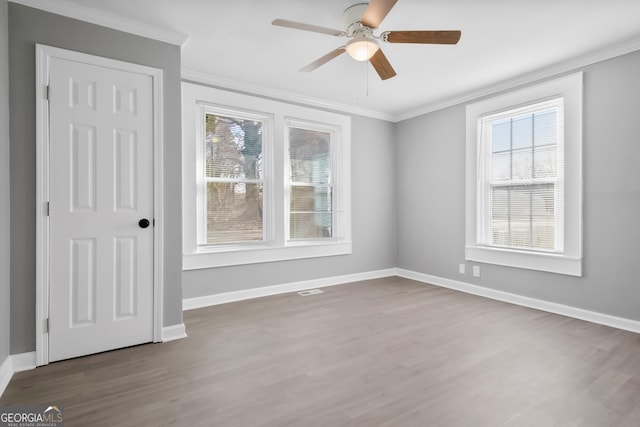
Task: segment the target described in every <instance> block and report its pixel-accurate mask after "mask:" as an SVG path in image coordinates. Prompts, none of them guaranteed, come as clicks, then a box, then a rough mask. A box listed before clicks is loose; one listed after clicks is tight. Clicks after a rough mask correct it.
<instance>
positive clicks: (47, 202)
mask: <svg viewBox="0 0 640 427" xmlns="http://www.w3.org/2000/svg"><path fill="white" fill-rule="evenodd" d="M47 216H49V202H47Z"/></svg>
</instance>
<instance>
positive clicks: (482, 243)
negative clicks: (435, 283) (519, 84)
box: [465, 74, 582, 276]
mask: <svg viewBox="0 0 640 427" xmlns="http://www.w3.org/2000/svg"><path fill="white" fill-rule="evenodd" d="M581 98H582V75H581V74H575V75H571V76H567V77H563V78H560V79H557V80H553V81H551V82H546V83H543V84H540V85H537V86H533V87H529V88H526V89H521V90H519V91H515V92H511V93H508V94H505V95H501V96H498V97H494V98H490V99H487V100H484V101H480V102H478V103H475V104H471V105H469V106H467V200H466V251H465V252H466V258H467V259H468V260H470V261H478V262H486V263H492V264H499V265H506V266H511V267H521V268H528V269H535V270H541V271H551V272H556V273H563V274H570V275H578V276H579V275H581V256H582V249H581V247H582V237H581V232H582V230H581V218H582V215H581V204H582V202H581V200H582V199H581V192H582V189H581V188H582V187H581V186H582V183H581V104H582V101H581Z"/></svg>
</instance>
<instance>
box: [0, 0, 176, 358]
mask: <svg viewBox="0 0 640 427" xmlns="http://www.w3.org/2000/svg"><path fill="white" fill-rule="evenodd" d="M9 35H10V37H9V55H10V57H9V66H10V76H9V77H10V86H11V94H10V106H11V126H10V129H11V155H10V159H11V353H12V354H17V353H23V352H28V351H33V350H35V249H36V248H35V240H36V236H35V189H36V172H35V159H36V144H35V141H36V128H35V85H34V83H35V43H43V44H47V45H51V46H56V47H61V48H64V49H69V50H75V51H78V52H84V53H89V54H93V55H98V56H104V57H108V58H114V59H118V60H122V61H127V62H133V63H138V64H143V65H147V66H151V67H156V68H160V69H162V70H164V119H165V123H164V138H165V139H164V145H165V149H164V159H165V162H164V171H165V176H164V182H165V188H164V190H165V200H166V203H165V209H164V215H165V224H164V231H165V257H164V263H165V272H164V281H165V284H164V325H165V326H169V325H174V324H179V323H181V322H182V287H181V280H182V244H181V242H182V231H181V230H182V223H181V221H182V219H181V218H182V211H181V207H180V203H176V202H175V201H176V200H180V199H181V197H182V196H181V175H182V173H181V143H180V138H181V136H180V135H181V132H180V120H181V118H180V115H181V112H180V48H179V47H178V46H173V45H170V44H166V43H161V42H157V41H154V40H150V39H147V38H143V37H138V36H134V35H131V34H127V33H123V32H120V31H115V30H112V29H108V28H104V27H100V26H97V25H93V24H89V23H86V22H81V21H77V20H74V19H69V18H66V17H62V16H59V15H54V14H51V13H47V12H43V11H40V10H37V9H32V8H29V7H25V6H22V5H18V4H15V3H10V4H9ZM3 62H4V61H3Z"/></svg>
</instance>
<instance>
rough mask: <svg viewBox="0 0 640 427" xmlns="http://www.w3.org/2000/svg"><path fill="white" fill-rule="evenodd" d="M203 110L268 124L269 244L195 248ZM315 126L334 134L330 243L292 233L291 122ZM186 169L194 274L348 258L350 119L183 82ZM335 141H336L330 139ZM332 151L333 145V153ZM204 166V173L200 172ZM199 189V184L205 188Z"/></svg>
mask: <svg viewBox="0 0 640 427" xmlns="http://www.w3.org/2000/svg"><path fill="white" fill-rule="evenodd" d="M203 106H208V107H205V108H211V109H214V110H215V111H219V112H220V113H223V112H227V113H228V114H230V115H233V114H237V115H239V116H247V114H249V115H252V117H260V118H261V120H264V118H268V120H267V121H266V122H264V123H265V124H266V125H267V128H268V129H265V130H266V132H265V133H263V150H264V152H263V156H264V157H263V158H264V162H265V163H264V167H265V170H264V174H265V182H264V190H263V191H264V193H263V197H264V200H263V213H264V217H263V221H264V222H263V225H264V230H265V231H264V236H265V240H264V241H262V242H250V243H247V244H231V245H230V244H224V245H198V230H199V229H201V227H202V224H203V221H204V218H202V212H201V210H200V209H201V207H202V202H200V203H199V202H198V197H201V193H202V192H201V191H200V190H201V188H200V190H199V184H198V182H197V181H198V176H199V175H198V174H200V175H202V169H201V168H202V166H198V165H200V164H202V151H201V150H200V148H199V147H200V146H201V143H199V139H198V138H199V137H201V136H202V132H203V130H202V114H203ZM292 121H293V122H296V123H305V124H311V123H315V124H316V126H320V127H322V126H324V128H325V129H331V131H332V132H335V137H336V140H335V147H336V148H337V149H336V150H335V151H336V153H339V155H337V154H336V155H335V158H334V160H335V163H334V166H333V167H334V172H335V173H336V177H337V179H339V181H338V182H337V186H336V190H337V191H336V195H335V202H336V205H337V206H339V207H340V208H339V209H340V211H339V212H340V215H339V217H340V218H339V220H338V221H337V222H336V224H335V225H336V227H337V228H336V230H335V231H336V232H335V234H334V236H333V237H332V238H328V239H314V240H295V241H289V240H287V238H288V227H289V216H288V205H287V203H288V200H289V198H288V191H289V189H288V174H289V172H288V162H289V160H288V158H289V156H288V139H287V138H288V136H287V134H288V128H287V123H288V122H292ZM182 134H183V138H182V165H183V169H182V170H183V180H182V185H183V191H182V194H183V195H182V199H183V200H182V205H183V221H182V223H183V233H182V234H183V269H184V270H194V269H202V268H214V267H222V266H229V265H242V264H252V263H261V262H272V261H283V260H291V259H300V258H312V257H324V256H334V255H346V254H350V253H351V252H352V243H351V219H350V218H351V171H350V167H351V148H350V144H351V118H350V117H349V116H346V115H342V114H336V113H330V112H327V111H322V110H316V109H312V108H307V107H302V106H299V105H293V104H288V103H285V102H279V101H275V100H271V99H266V98H259V97H254V96H250V95H245V94H240V93H236V92H229V91H225V90H221V89H216V88H212V87H208V86H202V85H198V84H195V83H189V82H183V83H182ZM332 143H334V141H332ZM332 148H333V147H332ZM198 168H200V169H198ZM200 186H201V184H200Z"/></svg>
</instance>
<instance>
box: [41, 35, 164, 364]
mask: <svg viewBox="0 0 640 427" xmlns="http://www.w3.org/2000/svg"><path fill="white" fill-rule="evenodd" d="M51 58H60V59H64V60H69V61H77V62H83V63H86V64H91V65H95V66H99V67H106V68H112V69H117V70H122V71H128V72H132V73H138V74H143V75H147V76H150V77H151V79H152V93H153V196H154V197H153V218H154V221H155V223H154V227H153V242H154V243H153V341H154V342H160V341H162V317H163V316H162V314H163V284H164V281H163V278H164V276H163V272H164V232H163V229H164V221H163V206H164V194H163V193H164V191H163V188H164V187H163V156H162V154H163V102H162V100H163V72H162V70H160V69H157V68H153V67H147V66H144V65H138V64H132V63H128V62H123V61H118V60H114V59H109V58H104V57H100V56H94V55H89V54H84V53H79V52H74V51H71V50H66V49H60V48H56V47H52V46H47V45H43V44H36V331H35V332H36V366H42V365H46V364H48V363H49V332H48V319H49V252H50V249H51V248H49V216H48V201H49V101H48V94H47V92H48V85H49V69H50V62H51Z"/></svg>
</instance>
